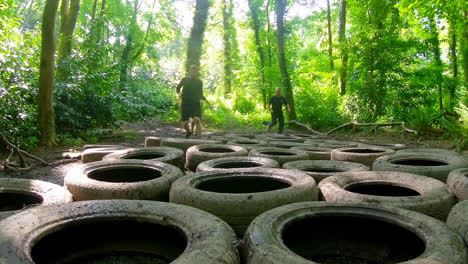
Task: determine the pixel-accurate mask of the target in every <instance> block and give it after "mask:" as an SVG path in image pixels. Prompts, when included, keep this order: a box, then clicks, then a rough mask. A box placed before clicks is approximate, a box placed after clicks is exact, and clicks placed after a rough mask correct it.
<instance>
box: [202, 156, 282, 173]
mask: <svg viewBox="0 0 468 264" xmlns="http://www.w3.org/2000/svg"><path fill="white" fill-rule="evenodd" d="M249 164H250V165H249ZM246 166H249V167H250V168H260V167H261V168H279V167H280V165H279V163H278V162H277V161H276V160H272V159H267V158H260V157H227V158H218V159H212V160H206V161H203V162H202V163H200V164H198V166H197V172H208V171H226V170H229V169H245V168H249V167H246Z"/></svg>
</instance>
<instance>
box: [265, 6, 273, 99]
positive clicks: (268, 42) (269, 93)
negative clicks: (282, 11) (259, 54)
mask: <svg viewBox="0 0 468 264" xmlns="http://www.w3.org/2000/svg"><path fill="white" fill-rule="evenodd" d="M270 3H271V0H268V2H267V4H266V8H265V9H266V18H267V37H266V44H267V52H268V53H267V54H268V70H269V71H271V68H272V65H273V62H272V59H273V54H272V52H271V41H270V36H271V24H270ZM265 93H266V95H267V100H268V98H270V97H271V96H272V94H273V82H272V81H271V78H269V79H268V89H267V90H266V91H265Z"/></svg>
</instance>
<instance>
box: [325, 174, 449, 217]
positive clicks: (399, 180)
mask: <svg viewBox="0 0 468 264" xmlns="http://www.w3.org/2000/svg"><path fill="white" fill-rule="evenodd" d="M366 185H367V186H369V185H370V186H371V187H365V186H366ZM373 185H374V189H373V190H364V193H368V192H369V191H370V192H371V193H372V194H362V193H359V192H354V191H353V189H349V188H353V187H354V186H356V187H358V188H360V187H359V186H361V187H364V188H368V189H369V188H372V186H373ZM385 185H386V186H391V187H392V188H395V189H396V188H398V189H400V188H404V189H409V190H411V192H408V191H405V192H403V193H402V194H401V195H404V196H385V195H379V194H380V193H379V192H378V190H375V187H376V186H383V187H384V186H385ZM319 189H320V191H321V193H322V195H323V197H324V198H325V200H326V201H329V202H339V201H341V202H345V201H348V202H356V203H372V204H378V205H388V206H395V207H399V208H403V209H408V210H412V211H416V212H419V213H422V214H425V215H428V216H432V217H434V218H437V219H439V220H442V221H445V219H446V218H447V215H448V214H449V213H450V209H451V208H452V207H453V206H454V205H455V203H456V202H457V200H456V198H455V197H454V196H453V195H452V194H450V192H449V191H448V188H447V186H446V185H445V184H444V183H442V182H440V181H438V180H436V179H432V178H429V177H424V176H421V175H417V174H410V173H404V172H392V171H361V172H342V173H338V174H335V175H334V176H331V177H328V178H326V179H324V180H323V181H321V182H320V184H319ZM384 191H386V192H388V194H389V195H390V194H392V192H393V191H392V190H384ZM410 193H411V194H410ZM417 193H418V194H419V195H416V194H417ZM382 194H384V193H383V192H382ZM405 194H408V195H405Z"/></svg>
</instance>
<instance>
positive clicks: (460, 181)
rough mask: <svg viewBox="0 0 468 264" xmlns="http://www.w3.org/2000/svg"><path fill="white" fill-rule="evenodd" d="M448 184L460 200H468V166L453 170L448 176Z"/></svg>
mask: <svg viewBox="0 0 468 264" xmlns="http://www.w3.org/2000/svg"><path fill="white" fill-rule="evenodd" d="M447 186H448V188H449V190H450V192H451V193H452V194H453V195H455V196H456V197H457V198H458V200H460V201H463V200H468V168H461V169H456V170H454V171H451V172H450V173H449V175H448V177H447Z"/></svg>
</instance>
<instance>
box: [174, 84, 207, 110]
mask: <svg viewBox="0 0 468 264" xmlns="http://www.w3.org/2000/svg"><path fill="white" fill-rule="evenodd" d="M182 86H183V87H184V89H183V90H182V104H196V103H200V100H201V99H203V98H204V96H203V83H202V81H201V80H200V79H192V78H190V77H184V78H182V80H181V81H180V86H178V88H177V93H179V92H180V88H181V87H182Z"/></svg>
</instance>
